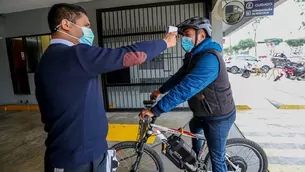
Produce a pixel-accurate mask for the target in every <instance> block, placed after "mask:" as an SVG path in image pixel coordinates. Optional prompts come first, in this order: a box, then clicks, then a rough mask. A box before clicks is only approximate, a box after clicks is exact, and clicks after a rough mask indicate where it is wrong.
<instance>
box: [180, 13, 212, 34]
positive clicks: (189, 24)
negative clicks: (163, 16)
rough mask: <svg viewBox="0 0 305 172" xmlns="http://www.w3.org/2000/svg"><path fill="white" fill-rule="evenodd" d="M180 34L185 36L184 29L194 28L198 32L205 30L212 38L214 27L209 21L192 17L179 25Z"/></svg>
mask: <svg viewBox="0 0 305 172" xmlns="http://www.w3.org/2000/svg"><path fill="white" fill-rule="evenodd" d="M176 27H178V33H179V34H181V35H183V31H184V29H187V28H194V29H196V30H199V29H204V30H205V31H206V33H207V34H208V36H210V37H211V36H212V26H211V23H210V20H209V19H206V18H202V17H192V18H189V19H187V20H185V21H184V22H182V23H180V24H178V25H177V26H176Z"/></svg>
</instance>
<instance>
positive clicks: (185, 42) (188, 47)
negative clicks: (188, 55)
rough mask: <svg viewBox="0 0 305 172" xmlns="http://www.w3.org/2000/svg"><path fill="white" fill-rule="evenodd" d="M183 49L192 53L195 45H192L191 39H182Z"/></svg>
mask: <svg viewBox="0 0 305 172" xmlns="http://www.w3.org/2000/svg"><path fill="white" fill-rule="evenodd" d="M181 44H182V48H183V49H184V51H186V52H191V51H192V49H193V48H194V45H193V43H192V38H190V37H186V36H184V37H182V43H181Z"/></svg>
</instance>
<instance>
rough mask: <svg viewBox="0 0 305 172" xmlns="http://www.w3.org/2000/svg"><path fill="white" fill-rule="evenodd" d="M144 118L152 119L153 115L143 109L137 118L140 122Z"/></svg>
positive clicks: (148, 110)
mask: <svg viewBox="0 0 305 172" xmlns="http://www.w3.org/2000/svg"><path fill="white" fill-rule="evenodd" d="M145 116H148V117H150V118H152V117H153V116H154V114H153V113H152V111H151V110H150V109H143V110H142V111H141V112H140V114H139V117H140V119H141V120H145Z"/></svg>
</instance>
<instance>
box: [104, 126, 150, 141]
mask: <svg viewBox="0 0 305 172" xmlns="http://www.w3.org/2000/svg"><path fill="white" fill-rule="evenodd" d="M108 128H109V130H108V135H107V141H114V142H122V141H136V140H137V136H138V131H139V125H138V124H109V127H108ZM155 138H156V136H151V137H150V138H149V139H148V141H147V143H149V144H152V143H154V141H155Z"/></svg>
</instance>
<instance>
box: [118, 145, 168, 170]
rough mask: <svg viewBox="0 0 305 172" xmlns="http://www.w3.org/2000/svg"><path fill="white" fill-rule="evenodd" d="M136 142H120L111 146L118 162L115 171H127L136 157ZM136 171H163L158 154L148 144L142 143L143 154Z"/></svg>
mask: <svg viewBox="0 0 305 172" xmlns="http://www.w3.org/2000/svg"><path fill="white" fill-rule="evenodd" d="M137 143H138V142H120V143H117V144H115V145H113V146H112V149H115V150H116V154H117V159H118V161H119V163H120V165H119V167H118V169H117V172H128V171H130V170H131V169H132V166H133V164H134V163H135V161H136V159H137V153H136V147H137ZM138 172H164V166H163V163H162V160H161V158H160V156H159V155H158V154H157V152H156V151H155V150H153V149H152V148H151V147H149V146H148V145H146V144H145V145H144V150H143V155H142V159H141V162H140V163H139V170H138Z"/></svg>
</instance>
